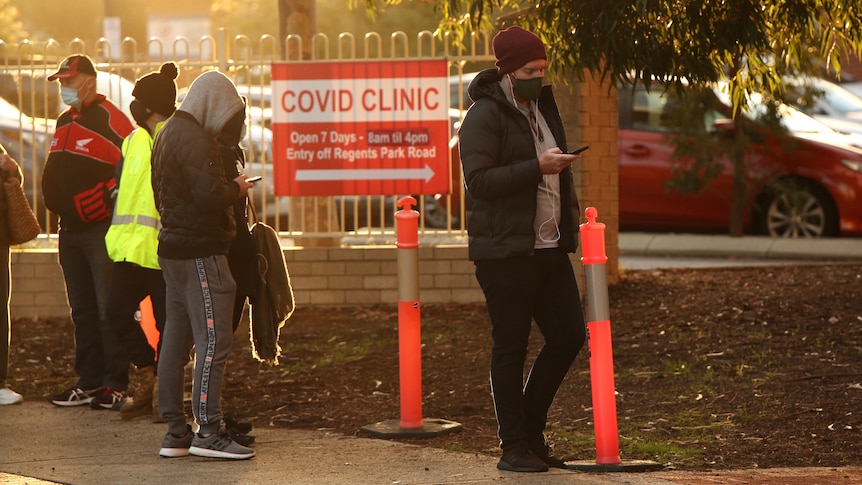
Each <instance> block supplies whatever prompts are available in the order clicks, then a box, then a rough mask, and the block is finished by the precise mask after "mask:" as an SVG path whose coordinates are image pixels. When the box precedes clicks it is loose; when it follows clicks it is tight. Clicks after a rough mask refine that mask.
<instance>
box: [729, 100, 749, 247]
mask: <svg viewBox="0 0 862 485" xmlns="http://www.w3.org/2000/svg"><path fill="white" fill-rule="evenodd" d="M742 121H743V118H742V116H737V117H736V118H735V119H734V122H733V124H734V133H736V136H737V137H740V136H745V135H744V133H745V132H744V129H745V128H744V127H743V123H742ZM743 146H744V144H742V143H739V142H738V140H734V148H733V153H732V155H731V162H732V163H733V195H732V196H731V201H730V237H742V234H743V222H744V218H745V205H746V200H748V187H747V185H746V183H745V150H744V149H743Z"/></svg>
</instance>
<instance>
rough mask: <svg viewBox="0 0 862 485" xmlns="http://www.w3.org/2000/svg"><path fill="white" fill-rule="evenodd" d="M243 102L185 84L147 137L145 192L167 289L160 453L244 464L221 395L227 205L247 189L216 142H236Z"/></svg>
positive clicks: (230, 284)
mask: <svg viewBox="0 0 862 485" xmlns="http://www.w3.org/2000/svg"><path fill="white" fill-rule="evenodd" d="M244 124H245V103H244V101H243V99H242V98H241V97H240V96H239V93H238V92H237V90H236V86H234V84H233V82H231V80H230V79H228V78H227V76H225V75H224V74H221V73H220V72H217V71H209V72H205V73H203V74H201V75H200V76H198V77H197V79H195V81H194V82H193V83H192V85H191V86H190V87H189V92H188V94H187V95H186V97H185V99H184V100H183V103H182V105H181V106H180V108H179V109H178V110H177V111H176V113H175V114H174V115H173V117H171V119H169V120H168V121H167V122H166V123H165V125H164V127H163V128H162V131H160V132H159V134H158V136H157V137H156V141H155V145H154V147H153V159H152V160H153V175H152V177H153V192H154V196H155V200H156V207H157V208H158V210H159V214H160V216H161V220H162V229H161V231H160V232H159V249H158V254H159V265H160V266H161V268H162V273H163V274H164V277H165V284H166V286H167V305H166V313H167V320H166V322H165V331H164V335H163V336H162V347H161V354H160V355H159V372H158V374H159V383H158V384H159V410H160V412H161V413H162V417H163V418H164V419H165V422H166V423H167V425H168V432H167V433H166V434H165V438H164V440H163V441H162V448H161V450H160V451H159V454H160V455H161V456H164V457H177V456H185V455H189V454H192V455H197V456H206V457H213V458H229V459H245V458H251V457H253V456H254V454H255V452H254V450H253V449H251V448H247V447H245V446H242V445H240V444H238V443H235V442H234V441H232V440H231V439H230V436H229V434H228V432H227V430H226V429H225V426H224V424H223V415H222V409H221V389H222V385H223V381H224V368H225V361H226V360H227V356H228V354H229V352H230V349H231V344H232V342H233V325H232V315H233V310H234V298H235V294H236V283H235V281H234V279H233V276H232V275H231V271H230V268H229V267H228V261H227V254H228V250H229V248H230V244H231V241H233V239H234V236H235V235H236V221H235V219H234V203H235V202H236V201H237V200H239V199H240V198H243V197H245V195H246V192H247V191H248V189H249V188H250V187H251V186H252V184H251V183H250V182H247V181H246V178H247V177H246V175H245V174H240V175H238V176H236V178H234V179H233V180H228V179H226V177H225V169H224V162H223V160H222V151H221V149H220V148H219V145H220V143H219V140H221V139H224V140H226V141H225V143H223V144H225V145H230V144H235V143H236V142H237V141H238V140H239V136H240V133H241V131H242V128H243V126H244ZM189 338H193V339H194V346H195V373H194V376H195V377H194V384H193V388H192V411H193V413H194V417H195V420H196V421H197V424H198V426H199V430H198V432H197V433H192V431H191V427H190V426H189V425H188V423H187V422H186V415H185V412H184V408H183V367H184V365H185V364H186V362H188V345H187V342H188V340H189Z"/></svg>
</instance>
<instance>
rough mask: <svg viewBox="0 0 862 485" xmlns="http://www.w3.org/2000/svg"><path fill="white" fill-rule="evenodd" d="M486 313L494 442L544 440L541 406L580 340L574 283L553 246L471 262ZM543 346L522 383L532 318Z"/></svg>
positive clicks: (548, 404)
mask: <svg viewBox="0 0 862 485" xmlns="http://www.w3.org/2000/svg"><path fill="white" fill-rule="evenodd" d="M476 279H477V280H478V281H479V285H480V286H481V287H482V291H483V292H484V293H485V302H486V304H487V307H488V314H489V316H490V318H491V326H492V338H493V349H492V352H491V391H492V393H493V396H494V409H495V411H496V413H497V424H498V426H499V430H498V433H499V437H500V446H501V447H502V448H503V449H506V448H509V447H511V446H515V445H520V444H527V445H533V444H543V443H544V430H545V424H546V422H547V419H548V409H549V408H550V407H551V403H552V402H553V400H554V396H555V395H556V393H557V390H558V389H559V387H560V384H561V383H562V382H563V378H565V376H566V373H567V372H568V370H569V367H571V365H572V362H573V361H574V360H575V357H576V356H577V355H578V352H579V351H580V350H581V347H583V345H584V341H585V340H586V325H585V323H584V315H583V310H582V308H581V299H580V294H579V292H578V283H577V280H576V279H575V275H574V272H573V270H572V265H571V263H570V262H569V258H568V255H567V254H566V253H565V252H564V251H562V250H559V249H540V250H536V251H535V252H534V254H533V255H531V256H523V257H514V258H508V259H502V260H486V261H477V262H476ZM533 320H535V322H536V326H537V327H538V328H539V331H541V332H542V336H543V337H544V345H543V346H542V349H541V350H540V351H539V354H538V355H537V357H536V360H535V362H534V363H533V366H532V369H530V372H529V374H528V377H527V378H526V380H525V379H524V366H525V361H526V357H527V349H528V344H529V337H530V329H531V324H532V321H533Z"/></svg>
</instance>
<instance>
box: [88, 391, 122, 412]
mask: <svg viewBox="0 0 862 485" xmlns="http://www.w3.org/2000/svg"><path fill="white" fill-rule="evenodd" d="M125 402H126V391H118V390H116V389H114V388H113V387H106V388H105V389H103V390H102V392H101V393H100V394H98V395H97V396H95V397H93V399H92V400H91V401H90V407H91V408H92V409H111V410H113V411H119V410H120V408H122V407H123V403H125Z"/></svg>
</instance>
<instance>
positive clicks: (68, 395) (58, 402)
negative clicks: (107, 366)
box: [48, 386, 102, 407]
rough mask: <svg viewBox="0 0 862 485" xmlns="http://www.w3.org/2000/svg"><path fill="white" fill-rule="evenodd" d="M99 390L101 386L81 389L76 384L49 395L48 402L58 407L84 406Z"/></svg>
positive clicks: (100, 390)
mask: <svg viewBox="0 0 862 485" xmlns="http://www.w3.org/2000/svg"><path fill="white" fill-rule="evenodd" d="M101 392H102V388H101V387H97V388H95V389H81V388H80V387H78V386H72V387H70V388H68V389H66V390H65V391H63V392H61V393H58V394H54V395H53V396H51V397H49V398H48V402H50V403H51V404H53V405H55V406H60V407H71V406H84V405H86V404H90V402H91V401H92V400H93V398H94V397H96V396H97V395H98V394H99V393H101Z"/></svg>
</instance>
